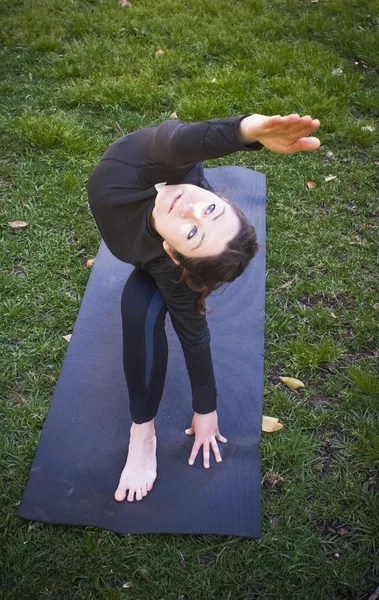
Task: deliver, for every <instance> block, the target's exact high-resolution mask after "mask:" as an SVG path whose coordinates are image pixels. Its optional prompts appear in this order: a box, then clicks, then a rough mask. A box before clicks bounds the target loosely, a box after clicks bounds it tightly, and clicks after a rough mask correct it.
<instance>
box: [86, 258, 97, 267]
mask: <svg viewBox="0 0 379 600" xmlns="http://www.w3.org/2000/svg"><path fill="white" fill-rule="evenodd" d="M95 260H96V258H89V259H88V260H87V262H86V267H87V269H91V267H93V263H94V262H95Z"/></svg>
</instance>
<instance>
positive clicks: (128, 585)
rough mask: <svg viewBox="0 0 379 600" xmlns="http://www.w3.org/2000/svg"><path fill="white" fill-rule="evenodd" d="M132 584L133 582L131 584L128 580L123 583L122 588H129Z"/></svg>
mask: <svg viewBox="0 0 379 600" xmlns="http://www.w3.org/2000/svg"><path fill="white" fill-rule="evenodd" d="M132 585H133V584H132V582H131V581H128V582H127V583H124V585H123V586H122V587H123V588H126V589H129V588H131V587H132Z"/></svg>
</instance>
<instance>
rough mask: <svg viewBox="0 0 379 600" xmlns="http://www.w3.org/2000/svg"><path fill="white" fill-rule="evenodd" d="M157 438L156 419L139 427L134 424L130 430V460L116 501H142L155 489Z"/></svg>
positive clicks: (128, 459) (119, 485)
mask: <svg viewBox="0 0 379 600" xmlns="http://www.w3.org/2000/svg"><path fill="white" fill-rule="evenodd" d="M156 450H157V438H156V435H155V428H154V419H153V420H152V421H149V422H148V423H142V424H141V425H138V424H136V423H133V424H132V426H131V428H130V441H129V450H128V458H127V460H126V464H125V467H124V470H123V471H122V473H121V476H120V481H119V484H118V488H117V490H116V491H115V495H114V497H115V500H117V501H118V502H122V501H123V500H125V498H126V492H127V490H129V493H128V497H127V501H128V502H133V500H134V494H135V496H136V500H142V498H144V497H145V496H147V493H148V492H150V490H151V489H152V488H153V485H154V481H155V480H156V478H157V457H156Z"/></svg>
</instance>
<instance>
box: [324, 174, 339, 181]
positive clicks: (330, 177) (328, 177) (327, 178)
mask: <svg viewBox="0 0 379 600" xmlns="http://www.w3.org/2000/svg"><path fill="white" fill-rule="evenodd" d="M332 179H337V175H328V176H327V177H325V179H324V181H332Z"/></svg>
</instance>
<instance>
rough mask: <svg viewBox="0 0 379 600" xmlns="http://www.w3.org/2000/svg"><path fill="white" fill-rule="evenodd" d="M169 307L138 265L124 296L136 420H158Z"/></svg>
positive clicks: (126, 359)
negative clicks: (166, 320)
mask: <svg viewBox="0 0 379 600" xmlns="http://www.w3.org/2000/svg"><path fill="white" fill-rule="evenodd" d="M166 313H167V307H166V305H165V303H164V301H163V298H162V296H161V294H160V292H159V290H158V288H157V284H156V283H155V280H154V278H153V277H152V276H151V275H150V274H149V273H148V272H147V271H144V270H143V269H140V268H137V267H136V268H135V269H134V271H132V273H131V275H130V276H129V279H128V280H127V282H126V284H125V286H124V289H123V292H122V295H121V316H122V336H123V362H124V372H125V377H126V382H127V385H128V390H129V399H130V414H131V417H132V420H133V422H134V423H139V424H140V423H146V422H147V421H151V420H152V419H154V417H155V416H156V414H157V412H158V407H159V403H160V401H161V398H162V394H163V387H164V382H165V379H166V371H167V357H168V345H167V337H166V332H165V319H166Z"/></svg>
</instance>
